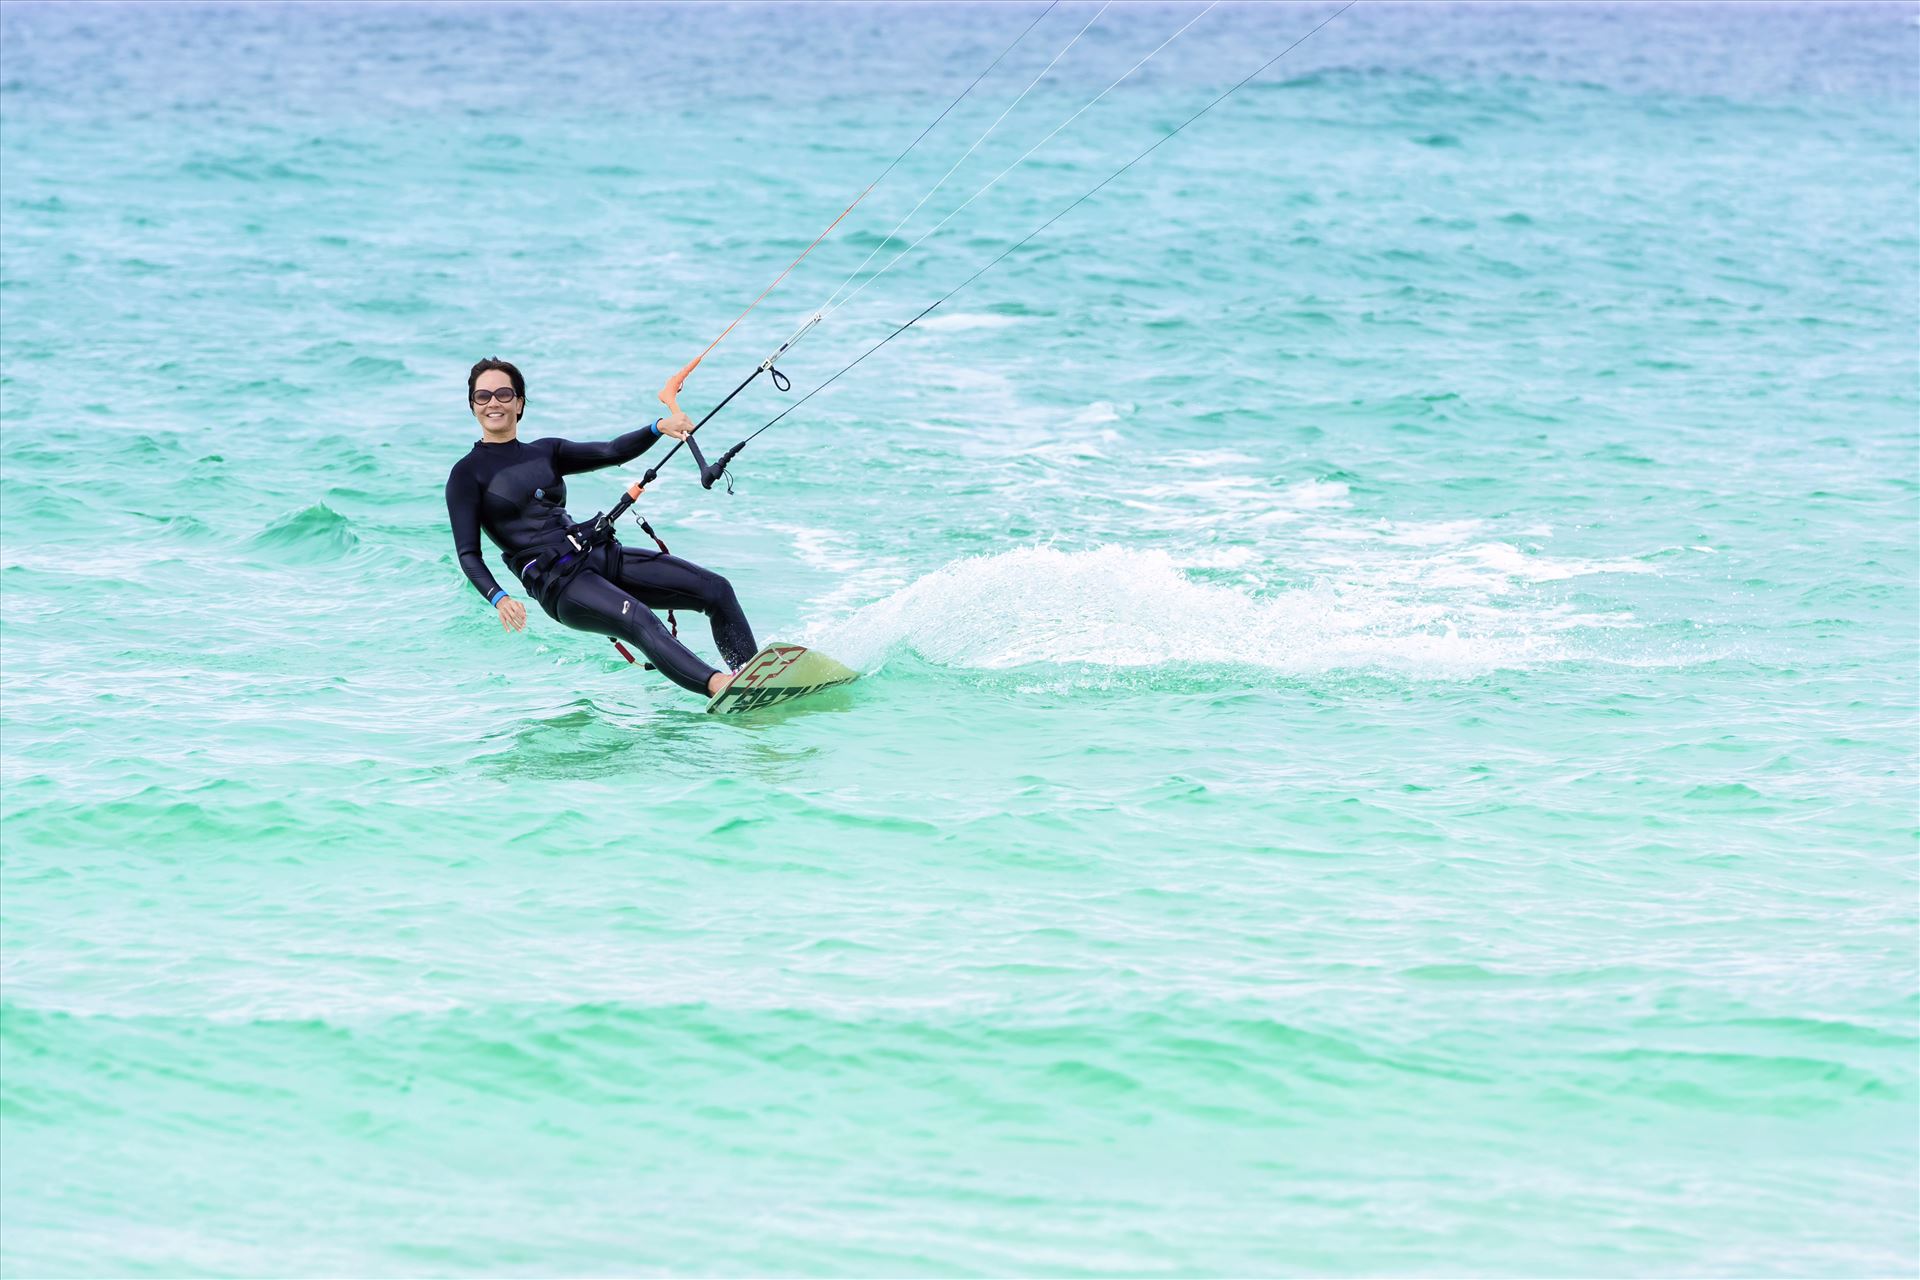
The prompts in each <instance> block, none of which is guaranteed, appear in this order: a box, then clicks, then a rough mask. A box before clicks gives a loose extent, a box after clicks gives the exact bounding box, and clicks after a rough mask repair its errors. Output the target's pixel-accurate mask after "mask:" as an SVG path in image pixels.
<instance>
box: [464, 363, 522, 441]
mask: <svg viewBox="0 0 1920 1280" xmlns="http://www.w3.org/2000/svg"><path fill="white" fill-rule="evenodd" d="M501 391H504V392H506V393H507V398H506V399H505V400H502V399H500V397H499V396H498V395H497V394H496V393H498V392H501ZM483 395H484V396H485V397H486V399H484V400H482V399H481V398H480V397H481V396H483ZM472 407H473V416H474V417H476V418H478V419H479V420H480V430H481V431H483V432H484V433H486V434H487V435H489V436H493V437H496V438H498V437H505V436H509V435H511V434H513V427H514V424H515V423H517V422H519V421H520V411H521V410H522V409H524V408H525V407H526V405H525V404H524V403H523V402H522V401H521V399H520V397H518V396H516V395H514V394H513V378H512V377H511V376H510V375H509V374H508V373H507V371H506V370H505V369H488V370H487V371H486V372H485V373H483V374H481V375H480V376H479V377H478V378H476V379H474V383H473V401H472Z"/></svg>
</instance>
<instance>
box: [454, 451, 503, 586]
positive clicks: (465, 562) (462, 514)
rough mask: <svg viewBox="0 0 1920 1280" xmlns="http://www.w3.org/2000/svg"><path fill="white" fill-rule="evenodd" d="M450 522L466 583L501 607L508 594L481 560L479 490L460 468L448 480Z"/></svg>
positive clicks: (455, 548)
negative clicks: (503, 597) (502, 597)
mask: <svg viewBox="0 0 1920 1280" xmlns="http://www.w3.org/2000/svg"><path fill="white" fill-rule="evenodd" d="M447 519H448V521H450V522H451V523H452V525H453V549H454V552H455V553H456V554H457V555H458V556H459V557H460V568H461V569H462V570H463V571H465V573H466V575H467V581H468V582H471V583H472V584H473V587H474V590H476V591H478V592H479V593H480V594H481V595H483V596H485V597H486V598H487V603H488V604H497V603H499V600H500V597H501V596H503V595H505V594H506V592H505V591H504V590H502V589H501V586H500V584H499V583H498V582H495V581H494V580H493V573H492V571H491V570H489V569H488V568H487V562H486V561H485V560H482V559H481V558H480V490H479V488H478V487H477V486H476V485H475V484H474V483H473V477H472V476H470V475H468V474H467V473H466V471H465V470H464V469H463V468H460V467H456V468H454V471H453V474H452V475H450V476H448V477H447Z"/></svg>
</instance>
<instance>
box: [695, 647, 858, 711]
mask: <svg viewBox="0 0 1920 1280" xmlns="http://www.w3.org/2000/svg"><path fill="white" fill-rule="evenodd" d="M859 678H860V673H859V672H858V671H855V670H853V669H852V668H850V667H843V666H841V665H840V664H839V663H837V662H835V661H834V660H833V659H832V658H829V657H828V656H827V655H826V654H824V653H815V652H814V651H813V650H812V649H808V648H805V647H804V646H801V645H797V644H770V645H768V646H767V647H766V648H764V649H762V650H761V651H760V652H758V653H756V654H754V655H753V657H751V658H749V659H748V660H747V665H746V666H744V667H741V668H740V674H739V675H737V676H735V677H734V679H733V683H732V684H730V685H728V686H727V687H726V688H724V689H722V690H721V691H720V692H719V693H717V694H715V695H714V696H713V699H712V701H710V702H708V703H707V714H709V715H721V716H730V715H735V714H738V713H739V712H742V711H763V710H765V709H766V708H768V707H777V706H782V705H784V704H786V703H789V702H792V701H793V700H794V699H795V698H805V697H807V696H809V695H811V694H815V693H819V692H820V691H821V690H823V689H833V688H837V687H839V686H840V685H843V684H852V683H853V682H854V681H855V680H858V679H859Z"/></svg>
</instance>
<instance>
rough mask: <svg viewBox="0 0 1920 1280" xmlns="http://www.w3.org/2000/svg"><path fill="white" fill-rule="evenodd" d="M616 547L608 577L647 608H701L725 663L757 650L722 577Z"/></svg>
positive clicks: (663, 557)
mask: <svg viewBox="0 0 1920 1280" xmlns="http://www.w3.org/2000/svg"><path fill="white" fill-rule="evenodd" d="M619 552H620V554H619V559H618V560H616V561H614V563H613V564H611V565H609V566H608V568H609V569H611V570H612V576H613V579H614V581H615V582H616V583H618V584H619V585H620V586H621V587H623V588H625V589H626V590H627V591H630V592H632V593H633V595H634V596H636V597H637V598H638V599H639V600H640V601H641V603H643V604H645V605H646V606H647V607H648V608H649V609H692V610H694V611H696V612H698V613H704V614H706V615H707V621H708V622H709V623H711V624H712V626H713V643H714V646H715V647H716V648H718V649H719V650H720V656H721V657H723V658H725V659H726V660H727V665H728V666H730V667H736V668H737V667H739V666H740V665H741V664H742V663H744V662H746V660H747V659H748V658H751V657H752V656H753V655H754V654H755V653H758V652H759V651H760V646H759V645H757V644H755V643H754V640H753V628H752V627H751V626H749V625H747V615H746V613H745V611H743V610H742V609H741V608H740V601H739V599H738V597H736V596H735V595H734V594H733V584H732V583H730V582H728V581H727V580H726V579H725V578H723V577H721V576H720V575H719V574H717V573H715V572H714V571H713V570H711V569H702V568H701V567H700V566H699V565H697V564H695V563H693V562H692V561H691V560H682V559H681V558H680V557H679V556H670V555H667V554H666V553H664V552H660V551H642V550H640V549H639V548H638V547H621V548H620V549H619ZM561 620H562V621H563V622H564V621H565V619H564V618H563V619H561ZM654 665H656V666H658V665H659V664H658V663H655V664H654Z"/></svg>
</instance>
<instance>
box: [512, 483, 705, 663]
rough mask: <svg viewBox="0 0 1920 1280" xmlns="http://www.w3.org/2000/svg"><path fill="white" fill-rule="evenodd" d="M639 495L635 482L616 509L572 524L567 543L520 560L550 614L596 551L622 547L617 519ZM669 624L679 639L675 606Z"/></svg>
mask: <svg viewBox="0 0 1920 1280" xmlns="http://www.w3.org/2000/svg"><path fill="white" fill-rule="evenodd" d="M638 496H639V486H638V485H635V486H634V487H633V489H632V490H630V491H629V492H628V493H627V494H626V495H625V496H624V497H622V498H621V499H620V501H619V502H617V503H615V504H614V506H613V510H611V511H607V512H604V513H603V512H598V511H596V512H594V513H593V515H592V516H590V517H589V518H587V519H585V520H581V521H579V522H578V523H576V524H570V525H568V526H567V527H566V530H565V534H564V536H565V538H566V541H565V542H564V543H557V542H556V543H550V544H548V545H547V546H544V547H538V548H535V550H534V552H533V554H532V555H529V556H527V557H526V558H525V559H524V560H522V561H521V562H520V567H519V568H518V569H516V570H515V571H514V572H516V573H517V574H519V575H520V581H521V583H522V584H523V585H524V586H525V587H526V588H527V590H529V591H531V592H532V593H533V596H534V599H536V600H538V601H539V602H540V607H541V608H542V609H545V610H546V611H547V612H548V613H549V614H552V613H553V612H554V607H555V605H556V604H558V602H559V600H560V597H561V595H562V594H564V593H565V591H566V589H567V585H568V584H569V583H571V582H572V581H573V580H574V579H575V578H577V577H579V576H580V575H581V574H582V573H583V572H585V571H586V570H587V569H589V568H591V567H592V566H593V557H594V553H595V552H596V551H599V550H600V549H601V548H603V547H614V548H617V547H619V545H620V540H619V539H618V538H616V537H614V523H615V522H616V521H617V520H619V518H620V517H621V516H622V515H624V514H626V510H627V508H628V507H630V506H632V505H633V500H634V499H635V498H636V497H638ZM640 528H641V529H642V530H643V531H644V532H645V533H646V535H647V536H648V537H649V538H652V539H653V545H654V546H656V547H659V548H660V554H661V555H663V556H670V555H672V554H673V552H671V551H669V550H668V549H667V544H666V542H665V541H664V540H663V539H662V538H661V537H660V535H659V534H657V533H655V532H654V531H653V526H652V525H651V524H649V523H647V520H646V518H645V517H644V516H642V517H640ZM667 625H668V627H669V628H671V629H672V632H673V635H674V637H675V638H676V639H678V638H679V635H680V619H679V618H677V617H675V616H674V612H673V610H672V609H668V610H667ZM613 647H614V648H616V649H618V650H620V656H621V657H623V658H625V659H626V660H627V661H628V662H633V661H635V658H634V656H633V655H632V654H631V653H629V652H627V648H626V646H625V645H623V644H621V643H620V642H619V641H618V640H615V641H614V642H613ZM646 665H647V669H648V670H652V669H653V664H652V663H647V664H646Z"/></svg>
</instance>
